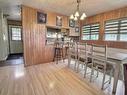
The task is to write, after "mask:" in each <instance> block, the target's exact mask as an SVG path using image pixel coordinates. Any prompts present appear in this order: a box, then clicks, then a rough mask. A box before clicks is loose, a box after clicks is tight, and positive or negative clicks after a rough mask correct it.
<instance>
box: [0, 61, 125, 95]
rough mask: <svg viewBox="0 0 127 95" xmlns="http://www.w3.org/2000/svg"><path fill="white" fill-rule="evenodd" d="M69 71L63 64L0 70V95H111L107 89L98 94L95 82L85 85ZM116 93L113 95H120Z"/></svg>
mask: <svg viewBox="0 0 127 95" xmlns="http://www.w3.org/2000/svg"><path fill="white" fill-rule="evenodd" d="M72 68H73V65H72V67H71V68H68V67H67V62H65V63H62V62H61V63H59V64H54V63H47V64H40V65H34V66H30V67H26V68H24V66H23V65H22V64H21V65H15V66H5V67H0V95H111V90H109V89H110V87H109V89H108V90H105V91H102V90H101V89H100V85H98V84H101V83H100V81H99V80H97V81H98V82H96V81H95V82H94V83H89V82H88V79H84V78H83V77H82V76H83V75H82V71H81V72H80V73H76V72H75V71H74V70H73V69H72ZM121 85H122V84H121ZM118 89H119V91H117V94H116V95H123V92H122V91H121V89H123V88H121V86H120V87H118ZM121 93H122V94H121Z"/></svg>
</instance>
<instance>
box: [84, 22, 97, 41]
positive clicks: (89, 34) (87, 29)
mask: <svg viewBox="0 0 127 95" xmlns="http://www.w3.org/2000/svg"><path fill="white" fill-rule="evenodd" d="M98 38H99V23H95V24H89V25H84V26H83V27H82V40H98Z"/></svg>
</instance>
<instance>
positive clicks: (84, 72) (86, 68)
mask: <svg viewBox="0 0 127 95" xmlns="http://www.w3.org/2000/svg"><path fill="white" fill-rule="evenodd" d="M86 72H87V64H86V66H85V72H84V78H85V77H86Z"/></svg>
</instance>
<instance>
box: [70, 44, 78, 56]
mask: <svg viewBox="0 0 127 95" xmlns="http://www.w3.org/2000/svg"><path fill="white" fill-rule="evenodd" d="M68 53H69V54H70V55H75V53H77V43H76V42H69V52H68Z"/></svg>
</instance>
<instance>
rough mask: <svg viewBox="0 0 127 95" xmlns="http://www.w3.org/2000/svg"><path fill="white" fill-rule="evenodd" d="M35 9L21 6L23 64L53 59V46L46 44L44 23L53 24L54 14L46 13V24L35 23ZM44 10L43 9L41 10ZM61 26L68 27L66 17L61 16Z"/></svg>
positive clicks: (54, 23)
mask: <svg viewBox="0 0 127 95" xmlns="http://www.w3.org/2000/svg"><path fill="white" fill-rule="evenodd" d="M37 11H40V10H37V9H34V8H30V7H26V6H22V26H23V42H24V43H23V45H24V60H25V66H29V65H35V64H40V63H46V62H51V61H52V60H53V54H54V51H53V46H48V45H47V46H46V45H45V40H46V25H50V26H55V25H56V16H57V15H60V14H57V13H53V12H46V11H45V12H46V13H47V24H37ZM43 12H44V11H43ZM60 16H62V17H63V27H68V17H67V16H63V15H60Z"/></svg>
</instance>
